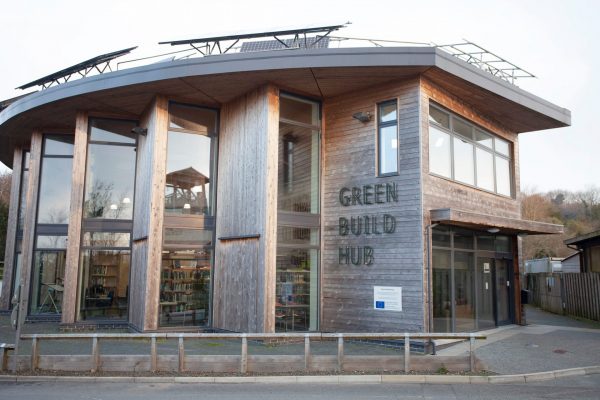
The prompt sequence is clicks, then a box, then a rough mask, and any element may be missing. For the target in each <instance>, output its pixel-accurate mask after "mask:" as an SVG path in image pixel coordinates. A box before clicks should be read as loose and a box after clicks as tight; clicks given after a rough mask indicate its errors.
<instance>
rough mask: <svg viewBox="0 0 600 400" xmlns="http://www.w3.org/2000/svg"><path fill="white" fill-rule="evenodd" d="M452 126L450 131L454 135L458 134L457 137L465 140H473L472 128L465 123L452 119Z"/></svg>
mask: <svg viewBox="0 0 600 400" xmlns="http://www.w3.org/2000/svg"><path fill="white" fill-rule="evenodd" d="M452 124H453V125H452V130H453V131H454V132H455V133H458V134H459V135H461V136H463V137H465V138H467V139H473V128H472V127H471V125H469V124H467V123H466V122H463V121H462V120H460V119H458V118H453V119H452Z"/></svg>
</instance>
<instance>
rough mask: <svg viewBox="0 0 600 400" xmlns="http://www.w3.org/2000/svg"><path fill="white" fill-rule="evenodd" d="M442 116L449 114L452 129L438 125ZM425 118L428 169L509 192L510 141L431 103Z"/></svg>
mask: <svg viewBox="0 0 600 400" xmlns="http://www.w3.org/2000/svg"><path fill="white" fill-rule="evenodd" d="M445 116H447V117H448V118H449V121H450V125H451V126H452V131H446V130H445V129H444V128H438V126H439V125H443V124H444V123H445V119H444V117H445ZM429 120H430V124H429V171H430V172H431V173H434V174H437V175H441V176H444V177H446V178H450V179H453V180H455V181H458V182H461V183H466V184H468V185H474V186H477V187H478V188H481V189H485V190H489V191H491V192H495V193H498V194H502V195H506V196H511V192H512V183H511V173H510V164H511V160H510V152H509V147H510V144H509V143H508V142H507V141H506V140H502V139H499V138H497V137H494V136H493V135H491V134H489V133H487V132H484V131H482V130H481V129H479V128H477V127H475V125H473V124H471V123H469V122H467V121H465V120H462V119H460V118H457V117H455V116H454V115H452V114H447V113H445V112H444V111H441V110H439V109H438V108H436V107H434V106H430V107H429ZM450 140H452V143H451V144H452V146H450ZM451 147H452V149H453V150H452V151H451ZM473 151H475V154H474V155H473ZM507 157H508V158H507Z"/></svg>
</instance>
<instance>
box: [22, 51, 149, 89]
mask: <svg viewBox="0 0 600 400" xmlns="http://www.w3.org/2000/svg"><path fill="white" fill-rule="evenodd" d="M136 48H137V46H135V47H129V48H127V49H123V50H118V51H113V52H112V53H106V54H101V55H99V56H96V57H94V58H90V59H89V60H86V61H83V62H80V63H78V64H75V65H72V66H70V67H68V68H65V69H61V70H60V71H57V72H54V73H52V74H50V75H46V76H44V77H43V78H40V79H36V80H35V81H33V82H29V83H26V84H25V85H23V86H19V87H18V88H17V89H27V88H30V87H33V86H42V87H44V88H46V87H48V86H50V85H51V84H52V83H55V82H56V83H59V81H58V80H59V79H64V81H65V82H66V81H68V80H69V78H70V77H71V76H72V75H73V74H76V73H79V74H80V75H81V76H86V75H87V74H88V73H89V72H91V71H92V70H93V69H94V68H95V69H96V70H97V71H98V72H100V73H102V72H104V71H105V70H106V68H107V67H108V68H109V69H110V66H109V65H108V63H109V62H110V61H111V60H114V59H115V58H117V57H121V56H124V55H125V54H128V53H130V52H131V51H132V50H134V49H136ZM104 63H106V66H105V67H104V68H103V69H100V68H98V66H99V65H100V64H104ZM82 71H83V72H82Z"/></svg>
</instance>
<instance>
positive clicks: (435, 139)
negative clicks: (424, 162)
mask: <svg viewBox="0 0 600 400" xmlns="http://www.w3.org/2000/svg"><path fill="white" fill-rule="evenodd" d="M451 161H452V160H451V156H450V135H449V134H448V133H446V132H442V131H441V130H439V129H437V128H435V127H434V126H432V125H430V126H429V172H432V173H434V174H437V175H441V176H445V177H446V178H451V177H452V165H451Z"/></svg>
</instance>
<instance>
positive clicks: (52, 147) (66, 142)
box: [44, 135, 74, 156]
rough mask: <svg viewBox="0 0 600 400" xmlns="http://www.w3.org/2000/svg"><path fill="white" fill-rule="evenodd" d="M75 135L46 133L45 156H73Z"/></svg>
mask: <svg viewBox="0 0 600 400" xmlns="http://www.w3.org/2000/svg"><path fill="white" fill-rule="evenodd" d="M73 143H74V136H71V135H44V155H45V156H72V155H73Z"/></svg>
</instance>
